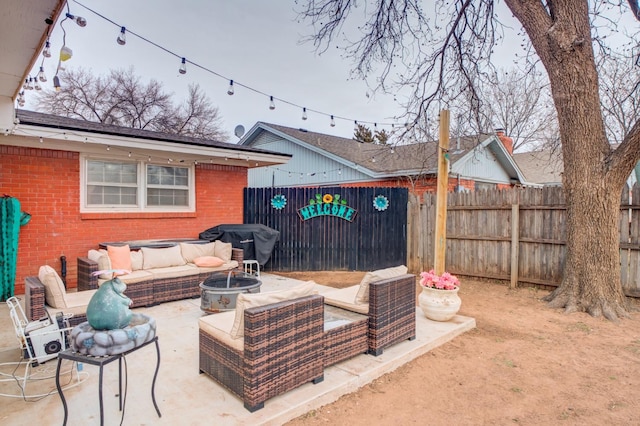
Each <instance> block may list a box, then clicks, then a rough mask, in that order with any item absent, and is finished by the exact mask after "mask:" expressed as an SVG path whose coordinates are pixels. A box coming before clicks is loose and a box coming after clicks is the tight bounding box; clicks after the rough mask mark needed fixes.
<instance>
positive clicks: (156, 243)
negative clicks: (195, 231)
mask: <svg viewBox="0 0 640 426" xmlns="http://www.w3.org/2000/svg"><path fill="white" fill-rule="evenodd" d="M210 242H211V241H209V240H199V239H197V238H171V239H166V238H165V239H157V240H153V239H151V240H131V241H111V242H102V243H98V245H99V246H100V248H101V249H106V248H107V246H114V247H121V246H124V245H126V244H128V245H129V248H130V249H131V250H138V249H140V248H142V247H150V248H167V247H173V246H177V245H178V244H180V243H188V244H207V243H210Z"/></svg>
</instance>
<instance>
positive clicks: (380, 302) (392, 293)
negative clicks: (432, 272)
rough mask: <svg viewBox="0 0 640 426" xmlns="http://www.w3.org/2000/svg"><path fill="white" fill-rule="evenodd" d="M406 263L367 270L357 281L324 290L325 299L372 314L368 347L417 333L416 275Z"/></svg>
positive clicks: (375, 349)
mask: <svg viewBox="0 0 640 426" xmlns="http://www.w3.org/2000/svg"><path fill="white" fill-rule="evenodd" d="M406 272H407V268H406V267H405V266H398V267H394V268H386V269H381V270H378V271H372V272H367V274H366V275H365V276H364V278H363V279H362V282H361V283H360V284H358V285H354V286H351V287H347V288H342V289H339V290H332V291H329V292H326V293H323V296H324V298H325V303H326V304H328V305H332V306H336V307H339V308H342V309H346V310H348V311H352V312H357V313H360V314H363V315H367V316H368V317H369V326H368V331H367V339H368V347H369V349H368V351H369V353H370V354H372V355H375V356H378V355H381V354H382V353H383V351H384V348H386V347H389V346H391V345H393V344H395V343H398V342H401V341H403V340H414V339H415V337H416V277H415V275H412V274H407V273H406Z"/></svg>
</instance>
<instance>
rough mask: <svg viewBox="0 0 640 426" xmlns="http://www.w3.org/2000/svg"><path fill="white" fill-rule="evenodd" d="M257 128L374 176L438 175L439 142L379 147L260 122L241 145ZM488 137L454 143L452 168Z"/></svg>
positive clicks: (451, 148) (465, 139) (248, 139)
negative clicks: (336, 158) (335, 158)
mask: <svg viewBox="0 0 640 426" xmlns="http://www.w3.org/2000/svg"><path fill="white" fill-rule="evenodd" d="M257 127H259V128H261V129H263V130H268V131H275V132H276V133H280V135H281V136H283V137H287V138H288V139H290V140H291V138H293V139H294V140H296V141H299V142H303V143H305V144H306V145H307V146H308V147H309V148H311V149H313V150H315V151H318V150H321V151H324V152H325V153H329V154H333V156H335V157H338V158H340V159H343V160H346V161H347V162H350V163H353V164H357V165H359V166H363V167H365V168H367V169H368V170H371V171H372V172H374V173H379V174H389V173H393V174H398V173H401V174H415V173H436V172H437V168H438V155H437V154H438V153H437V146H438V143H437V141H430V142H427V143H415V144H407V145H380V144H374V143H363V142H359V141H356V140H354V139H348V138H343V137H339V136H333V135H327V134H324V133H316V132H310V131H308V130H305V129H294V128H291V127H286V126H280V125H277V124H271V123H262V122H259V123H257V124H256V126H254V128H253V129H252V130H251V131H250V132H249V133H248V134H247V136H246V137H245V138H244V139H243V140H241V141H240V143H241V144H245V145H246V144H250V143H251V141H252V140H253V139H254V138H255V137H257V136H258V135H259V133H260V132H259V131H254V129H256V128H257ZM488 137H489V136H488V135H480V136H474V137H462V138H460V140H459V141H458V140H454V141H452V143H451V144H450V149H449V160H450V162H451V164H454V163H455V162H456V161H457V160H459V159H460V158H462V157H463V156H464V154H465V153H467V152H469V151H470V150H472V149H473V148H474V147H476V146H477V145H478V143H479V142H481V141H483V140H485V139H486V138H488Z"/></svg>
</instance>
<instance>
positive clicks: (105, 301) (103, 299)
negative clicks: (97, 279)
mask: <svg viewBox="0 0 640 426" xmlns="http://www.w3.org/2000/svg"><path fill="white" fill-rule="evenodd" d="M126 289H127V285H126V284H125V283H123V282H122V281H120V279H118V278H117V277H116V278H114V279H112V280H109V281H106V282H104V283H102V285H101V286H100V288H99V289H98V291H97V292H96V294H94V295H93V297H91V301H89V305H88V306H87V321H88V322H89V325H90V326H91V327H93V329H94V330H116V329H119V328H124V327H126V326H127V325H129V323H130V322H131V315H132V314H133V313H132V312H131V309H129V306H130V305H131V299H129V298H128V297H127V296H125V295H124V294H123V293H124V291H125V290H126Z"/></svg>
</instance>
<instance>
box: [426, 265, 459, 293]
mask: <svg viewBox="0 0 640 426" xmlns="http://www.w3.org/2000/svg"><path fill="white" fill-rule="evenodd" d="M420 277H421V278H420V285H421V286H423V287H430V288H435V289H438V290H455V289H456V288H457V287H459V286H460V281H459V280H458V278H457V277H456V276H455V275H451V274H450V273H448V272H445V273H443V274H442V275H440V276H438V275H436V273H435V271H434V270H433V269H432V270H430V271H429V272H421V273H420Z"/></svg>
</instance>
